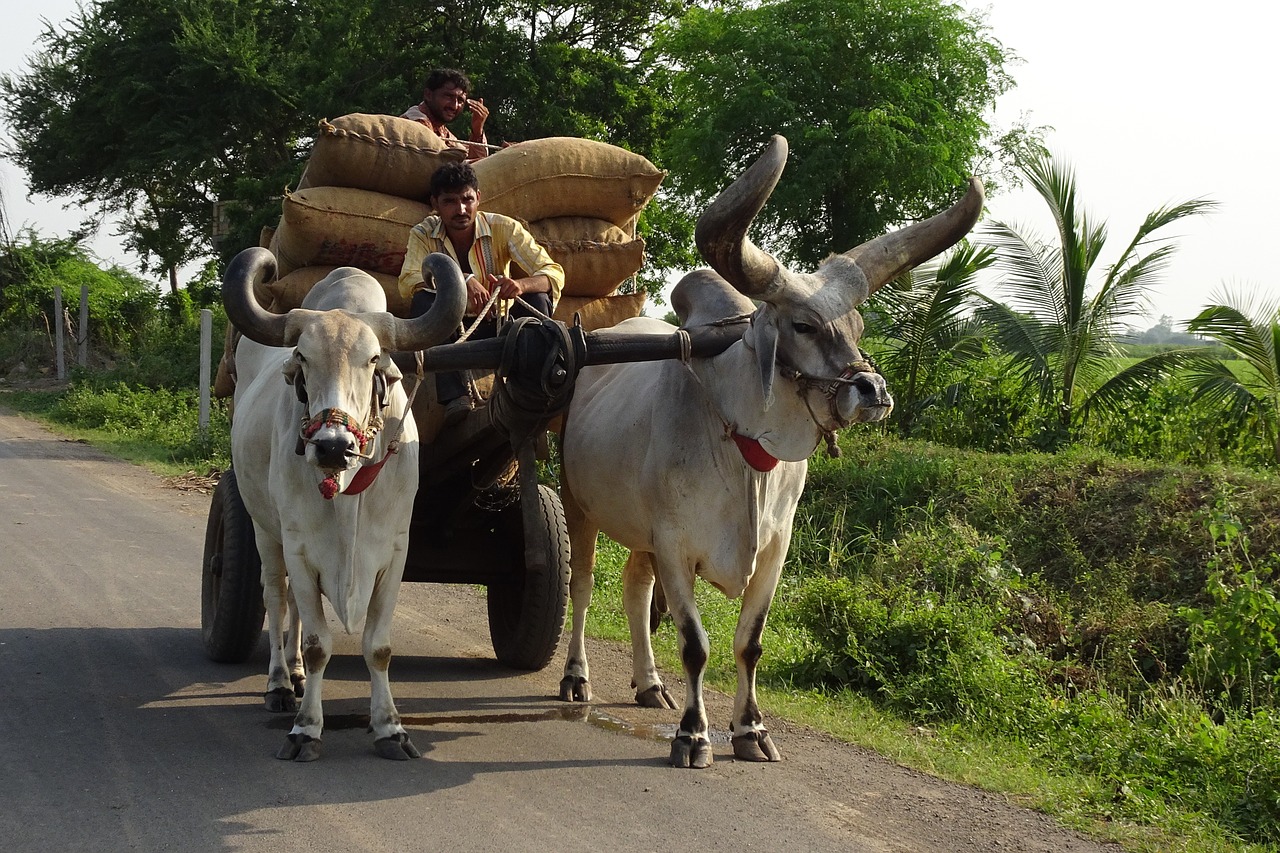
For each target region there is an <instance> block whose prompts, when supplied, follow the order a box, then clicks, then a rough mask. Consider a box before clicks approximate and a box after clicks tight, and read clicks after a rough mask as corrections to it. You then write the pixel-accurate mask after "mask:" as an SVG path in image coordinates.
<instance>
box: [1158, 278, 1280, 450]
mask: <svg viewBox="0 0 1280 853" xmlns="http://www.w3.org/2000/svg"><path fill="white" fill-rule="evenodd" d="M1211 298H1212V299H1213V300H1214V302H1213V304H1211V305H1209V306H1208V307H1207V308H1205V309H1204V310H1203V311H1201V312H1200V313H1199V314H1197V315H1196V317H1195V319H1193V320H1191V321H1190V322H1189V323H1188V324H1187V331H1189V332H1192V333H1194V334H1198V335H1204V336H1205V337H1207V338H1209V339H1211V340H1213V341H1216V342H1217V343H1219V344H1221V345H1222V346H1224V347H1227V348H1228V349H1229V350H1231V352H1232V353H1234V354H1235V356H1236V358H1238V359H1240V360H1242V361H1244V362H1245V367H1244V369H1242V370H1239V371H1236V370H1232V369H1231V367H1230V366H1229V365H1228V364H1227V363H1226V362H1225V361H1222V360H1220V359H1210V358H1202V359H1199V360H1197V361H1195V362H1194V363H1193V364H1192V365H1191V366H1190V367H1189V368H1188V370H1187V371H1186V372H1185V373H1184V374H1183V375H1182V380H1183V381H1184V382H1185V383H1187V384H1188V385H1190V386H1191V387H1192V388H1194V389H1195V396H1194V398H1193V399H1194V400H1197V401H1204V402H1206V403H1208V404H1210V405H1212V406H1219V407H1221V408H1222V409H1223V410H1224V413H1225V414H1226V416H1227V417H1228V418H1230V419H1231V420H1232V421H1234V422H1236V423H1239V424H1241V425H1245V424H1247V423H1248V422H1249V420H1250V418H1252V419H1254V421H1255V422H1256V423H1257V424H1259V425H1261V428H1262V430H1263V432H1264V434H1265V435H1266V439H1267V444H1268V445H1269V446H1270V447H1271V450H1272V461H1273V462H1274V463H1275V464H1276V465H1280V300H1277V299H1275V298H1269V299H1268V298H1262V297H1258V296H1249V295H1247V294H1244V293H1242V292H1233V291H1231V290H1221V291H1218V292H1216V293H1214V294H1213V296H1212V297H1211Z"/></svg>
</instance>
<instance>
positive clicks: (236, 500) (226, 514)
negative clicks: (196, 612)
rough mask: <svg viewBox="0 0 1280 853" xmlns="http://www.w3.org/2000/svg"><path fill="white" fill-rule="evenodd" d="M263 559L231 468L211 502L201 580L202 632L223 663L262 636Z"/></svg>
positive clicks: (242, 656)
mask: <svg viewBox="0 0 1280 853" xmlns="http://www.w3.org/2000/svg"><path fill="white" fill-rule="evenodd" d="M266 612H267V611H266V607H265V605H264V604H263V601H262V560H261V558H260V557H259V556H258V546H257V544H255V542H254V536H253V520H252V519H250V517H249V513H248V511H247V510H246V509H245V508H244V502H243V501H241V500H240V490H239V488H237V486H236V475H235V471H234V470H232V469H227V471H226V472H225V473H224V474H223V475H222V478H221V479H220V480H219V481H218V487H217V488H216V489H214V492H213V501H212V502H211V503H210V505H209V523H208V526H207V527H206V528H205V533H204V564H203V568H202V573H201V581H200V633H201V637H202V639H203V640H204V649H205V652H206V653H207V654H208V655H209V657H210V658H211V659H212V660H215V661H217V662H218V663H243V662H244V661H246V660H248V659H249V656H250V655H252V654H253V652H254V650H255V649H256V648H257V646H258V643H259V641H260V640H261V638H262V622H263V619H264V618H265V617H266Z"/></svg>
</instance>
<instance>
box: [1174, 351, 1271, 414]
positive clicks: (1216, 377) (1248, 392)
mask: <svg viewBox="0 0 1280 853" xmlns="http://www.w3.org/2000/svg"><path fill="white" fill-rule="evenodd" d="M1183 378H1184V381H1186V382H1187V383H1189V384H1190V385H1191V386H1192V387H1193V388H1195V393H1194V394H1193V395H1192V398H1191V399H1192V400H1193V401H1195V402H1198V403H1201V402H1202V403H1205V404H1208V405H1210V406H1218V407H1220V408H1222V410H1223V414H1224V415H1225V416H1226V417H1228V418H1230V419H1232V420H1233V421H1238V420H1240V419H1242V418H1243V417H1244V416H1245V415H1247V414H1248V413H1249V412H1251V411H1260V410H1263V409H1264V406H1265V404H1264V401H1263V399H1262V398H1260V397H1259V396H1258V395H1257V394H1256V393H1254V391H1253V390H1252V389H1250V388H1249V387H1248V386H1246V385H1245V384H1243V383H1242V382H1241V381H1240V380H1239V379H1238V378H1237V377H1236V375H1235V374H1234V373H1232V372H1231V368H1230V367H1228V366H1227V365H1226V364H1225V363H1224V362H1221V361H1218V360H1217V359H1202V360H1200V361H1199V362H1197V363H1195V364H1193V365H1192V366H1191V367H1190V368H1189V369H1188V370H1187V371H1186V373H1185V374H1184V377H1183Z"/></svg>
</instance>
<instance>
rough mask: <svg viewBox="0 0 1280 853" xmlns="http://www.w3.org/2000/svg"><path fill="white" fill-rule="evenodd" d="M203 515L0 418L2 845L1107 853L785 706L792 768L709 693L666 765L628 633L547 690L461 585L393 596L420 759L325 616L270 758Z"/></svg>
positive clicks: (476, 596)
mask: <svg viewBox="0 0 1280 853" xmlns="http://www.w3.org/2000/svg"><path fill="white" fill-rule="evenodd" d="M0 402H2V400H0ZM208 505H209V496H208V495H206V494H202V493H200V492H198V491H182V490H179V489H175V488H173V487H172V486H171V485H169V484H166V483H165V482H164V481H163V480H161V479H160V478H158V477H155V476H153V475H151V474H149V473H148V472H146V471H144V470H142V469H140V468H137V467H136V466H132V465H128V464H126V463H122V462H118V461H113V460H111V459H108V458H106V457H105V456H103V455H101V454H100V453H98V452H96V451H94V450H93V449H91V448H89V447H86V446H85V445H82V444H78V443H74V442H68V441H64V440H61V439H59V438H58V437H56V436H54V435H52V434H50V433H48V432H46V431H45V430H43V429H42V428H40V427H39V426H37V425H35V424H33V423H32V422H30V421H27V420H24V419H22V418H19V417H14V416H12V415H9V414H6V413H4V412H3V411H0V850H3V851H9V853H15V851H98V850H101V851H122V850H183V851H221V850H251V851H257V850H262V851H272V853H290V851H320V850H323V851H411V850H412V851H471V850H475V851H546V850H574V851H594V850H600V851H614V852H615V853H616V851H650V850H652V851H672V850H674V851H687V850H695V849H696V850H700V851H703V850H705V851H720V850H724V851H735V853H737V852H738V851H755V850H760V851H774V850H778V851H781V850H786V851H836V850H839V851H939V853H943V851H945V853H965V851H992V850H1001V851H1053V852H1054V853H1059V852H1060V851H1073V852H1074V851H1080V853H1085V851H1113V853H1114V851H1117V850H1118V849H1119V848H1118V847H1115V846H1108V845H1101V844H1097V843H1095V842H1092V841H1090V840H1088V839H1086V838H1083V837H1081V836H1079V835H1077V834H1076V833H1073V832H1070V831H1068V830H1065V829H1063V828H1061V827H1060V826H1059V825H1057V824H1056V823H1055V822H1054V821H1052V820H1050V819H1049V818H1047V817H1045V816H1043V815H1040V814H1038V813H1035V812H1032V811H1027V810H1024V809H1019V808H1016V807H1014V806H1011V805H1009V804H1008V803H1007V802H1006V801H1005V800H1004V799H1003V798H1002V797H1000V796H997V795H992V794H987V793H983V792H980V791H976V790H973V789H970V788H967V787H964V786H960V785H953V784H949V783H945V782H940V781H938V780H936V779H933V778H931V777H928V776H926V775H924V774H920V773H916V772H913V771H909V770H904V769H902V768H899V767H897V766H895V765H893V764H892V763H891V762H889V761H887V760H885V759H883V758H881V757H879V756H877V755H875V754H872V753H869V752H867V751H865V750H861V749H858V748H855V747H851V746H848V745H845V744H840V743H836V742H834V741H833V740H831V739H830V738H828V737H826V736H824V735H822V734H820V733H817V732H813V731H810V730H808V729H805V728H802V727H799V726H793V725H789V724H786V723H784V722H782V721H780V720H776V719H771V720H770V722H771V728H772V730H773V733H774V739H775V741H776V742H777V744H778V746H779V748H780V749H781V751H782V754H783V759H784V760H783V761H782V762H781V763H778V764H771V765H761V764H752V763H747V762H738V761H735V760H734V759H733V752H732V750H731V748H730V747H729V744H728V737H727V733H726V731H725V729H727V726H728V720H729V711H730V707H731V702H730V699H729V698H728V697H724V696H720V695H711V696H709V697H708V706H709V713H710V714H711V719H712V726H713V730H714V735H715V738H716V740H715V742H714V750H715V764H714V765H713V766H712V767H711V768H709V769H707V770H702V771H693V770H678V769H675V768H672V767H670V766H668V765H667V764H666V756H667V752H668V738H669V737H670V735H671V733H672V732H673V730H674V726H675V723H676V722H677V716H678V714H677V712H675V711H659V710H650V709H641V708H638V707H636V706H635V705H634V704H632V702H631V692H632V691H631V690H630V688H629V687H628V681H629V677H630V670H629V666H628V664H627V656H626V653H625V652H624V650H623V649H621V647H619V646H617V645H613V644H608V643H595V644H594V645H593V647H592V663H593V667H592V676H593V678H592V682H593V686H594V689H595V694H596V701H595V702H594V703H592V704H591V705H589V706H584V705H578V706H571V705H568V704H565V703H562V702H559V701H558V700H557V699H555V694H556V692H557V685H558V682H559V678H560V667H561V666H563V662H564V661H563V654H564V652H563V647H562V650H561V653H560V656H559V658H558V659H557V660H556V661H554V662H553V663H552V665H551V666H549V667H548V668H547V669H545V670H543V671H542V672H537V673H518V672H513V671H511V670H508V669H506V668H504V667H502V666H500V665H499V664H498V663H497V662H496V661H494V660H493V655H492V651H491V648H490V646H489V639H488V630H487V626H486V622H485V607H484V598H483V591H477V590H474V589H472V588H469V587H450V586H442V585H429V584H406V585H405V586H404V587H403V589H402V591H401V596H400V606H399V609H398V611H397V616H396V625H395V634H394V637H393V648H394V655H395V657H394V660H393V663H392V666H391V680H392V689H393V692H394V694H395V697H396V702H397V705H398V707H399V710H400V713H401V715H402V716H403V718H404V722H405V724H406V726H407V727H408V728H409V730H410V732H411V735H412V737H413V740H414V743H415V744H416V745H417V746H418V748H419V749H421V750H422V753H423V757H422V758H421V759H420V760H416V761H404V762H392V761H386V760H383V759H380V758H378V757H377V756H376V755H375V754H374V751H373V743H372V736H371V735H368V734H367V733H366V732H365V728H364V726H365V724H366V723H367V719H368V712H369V706H368V702H369V699H368V695H369V694H368V680H367V675H366V672H365V668H364V662H363V660H362V659H361V658H360V656H359V638H358V637H356V636H351V637H348V636H346V635H343V634H341V633H340V629H338V628H337V627H336V623H334V624H335V630H336V631H339V634H338V637H337V640H338V645H337V653H336V655H335V657H334V659H333V662H332V663H331V664H330V667H329V671H328V673H327V675H326V683H325V717H326V726H325V734H324V746H323V752H322V756H321V758H320V760H319V761H316V762H314V763H311V764H296V763H292V762H286V761H279V760H277V759H275V758H274V753H275V752H276V750H277V748H279V746H280V745H281V744H282V743H283V741H284V739H285V733H286V732H287V731H288V730H289V727H290V725H291V715H288V714H285V715H273V714H271V713H269V712H268V711H266V710H265V708H264V707H263V703H262V692H263V690H264V689H265V683H266V662H267V658H266V651H265V648H264V647H265V642H264V643H263V644H262V647H260V648H259V651H258V653H257V654H255V655H254V657H253V658H252V659H251V660H250V661H249V662H247V663H245V664H243V665H226V664H217V663H213V662H211V661H210V660H209V659H208V658H207V657H206V656H205V653H204V649H203V647H202V645H201V641H200V561H201V557H202V548H203V540H204V527H205V518H206V513H207V511H208ZM766 653H767V651H766ZM668 683H669V684H672V685H676V684H677V679H676V678H675V677H669V679H668ZM765 712H766V714H768V708H766V709H765Z"/></svg>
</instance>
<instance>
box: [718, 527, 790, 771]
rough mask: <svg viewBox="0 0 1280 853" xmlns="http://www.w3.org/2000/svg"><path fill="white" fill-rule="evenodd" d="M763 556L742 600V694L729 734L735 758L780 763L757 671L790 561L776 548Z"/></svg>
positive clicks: (737, 645)
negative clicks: (758, 693)
mask: <svg viewBox="0 0 1280 853" xmlns="http://www.w3.org/2000/svg"><path fill="white" fill-rule="evenodd" d="M770 550H772V551H773V553H772V554H770V553H762V554H761V558H760V560H759V561H758V562H757V569H756V574H755V576H754V577H752V578H751V581H750V582H749V583H748V584H747V589H746V591H745V592H744V593H743V596H742V610H741V612H740V613H739V614H738V625H737V628H736V629H735V630H734V634H733V656H734V659H735V661H736V662H737V667H738V691H737V694H736V696H735V697H734V701H733V720H732V721H731V722H730V723H729V730H730V731H731V732H733V754H734V757H736V758H738V759H740V760H742V761H780V760H781V759H782V755H781V753H779V752H778V748H777V747H776V746H774V745H773V740H772V739H771V738H770V737H769V730H768V729H766V728H765V725H764V715H763V714H761V713H760V705H759V703H758V702H757V701H756V667H757V666H758V665H759V663H760V658H761V656H762V655H763V654H764V647H763V646H762V645H761V642H760V638H761V637H762V636H763V634H764V625H765V620H766V619H767V618H768V616H769V606H770V605H771V604H772V603H773V594H774V592H775V590H776V589H777V586H778V577H779V575H780V574H781V572H782V564H783V562H784V560H785V558H786V550H785V548H784V549H782V553H781V554H778V553H777V550H778V549H776V548H774V549H770Z"/></svg>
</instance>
